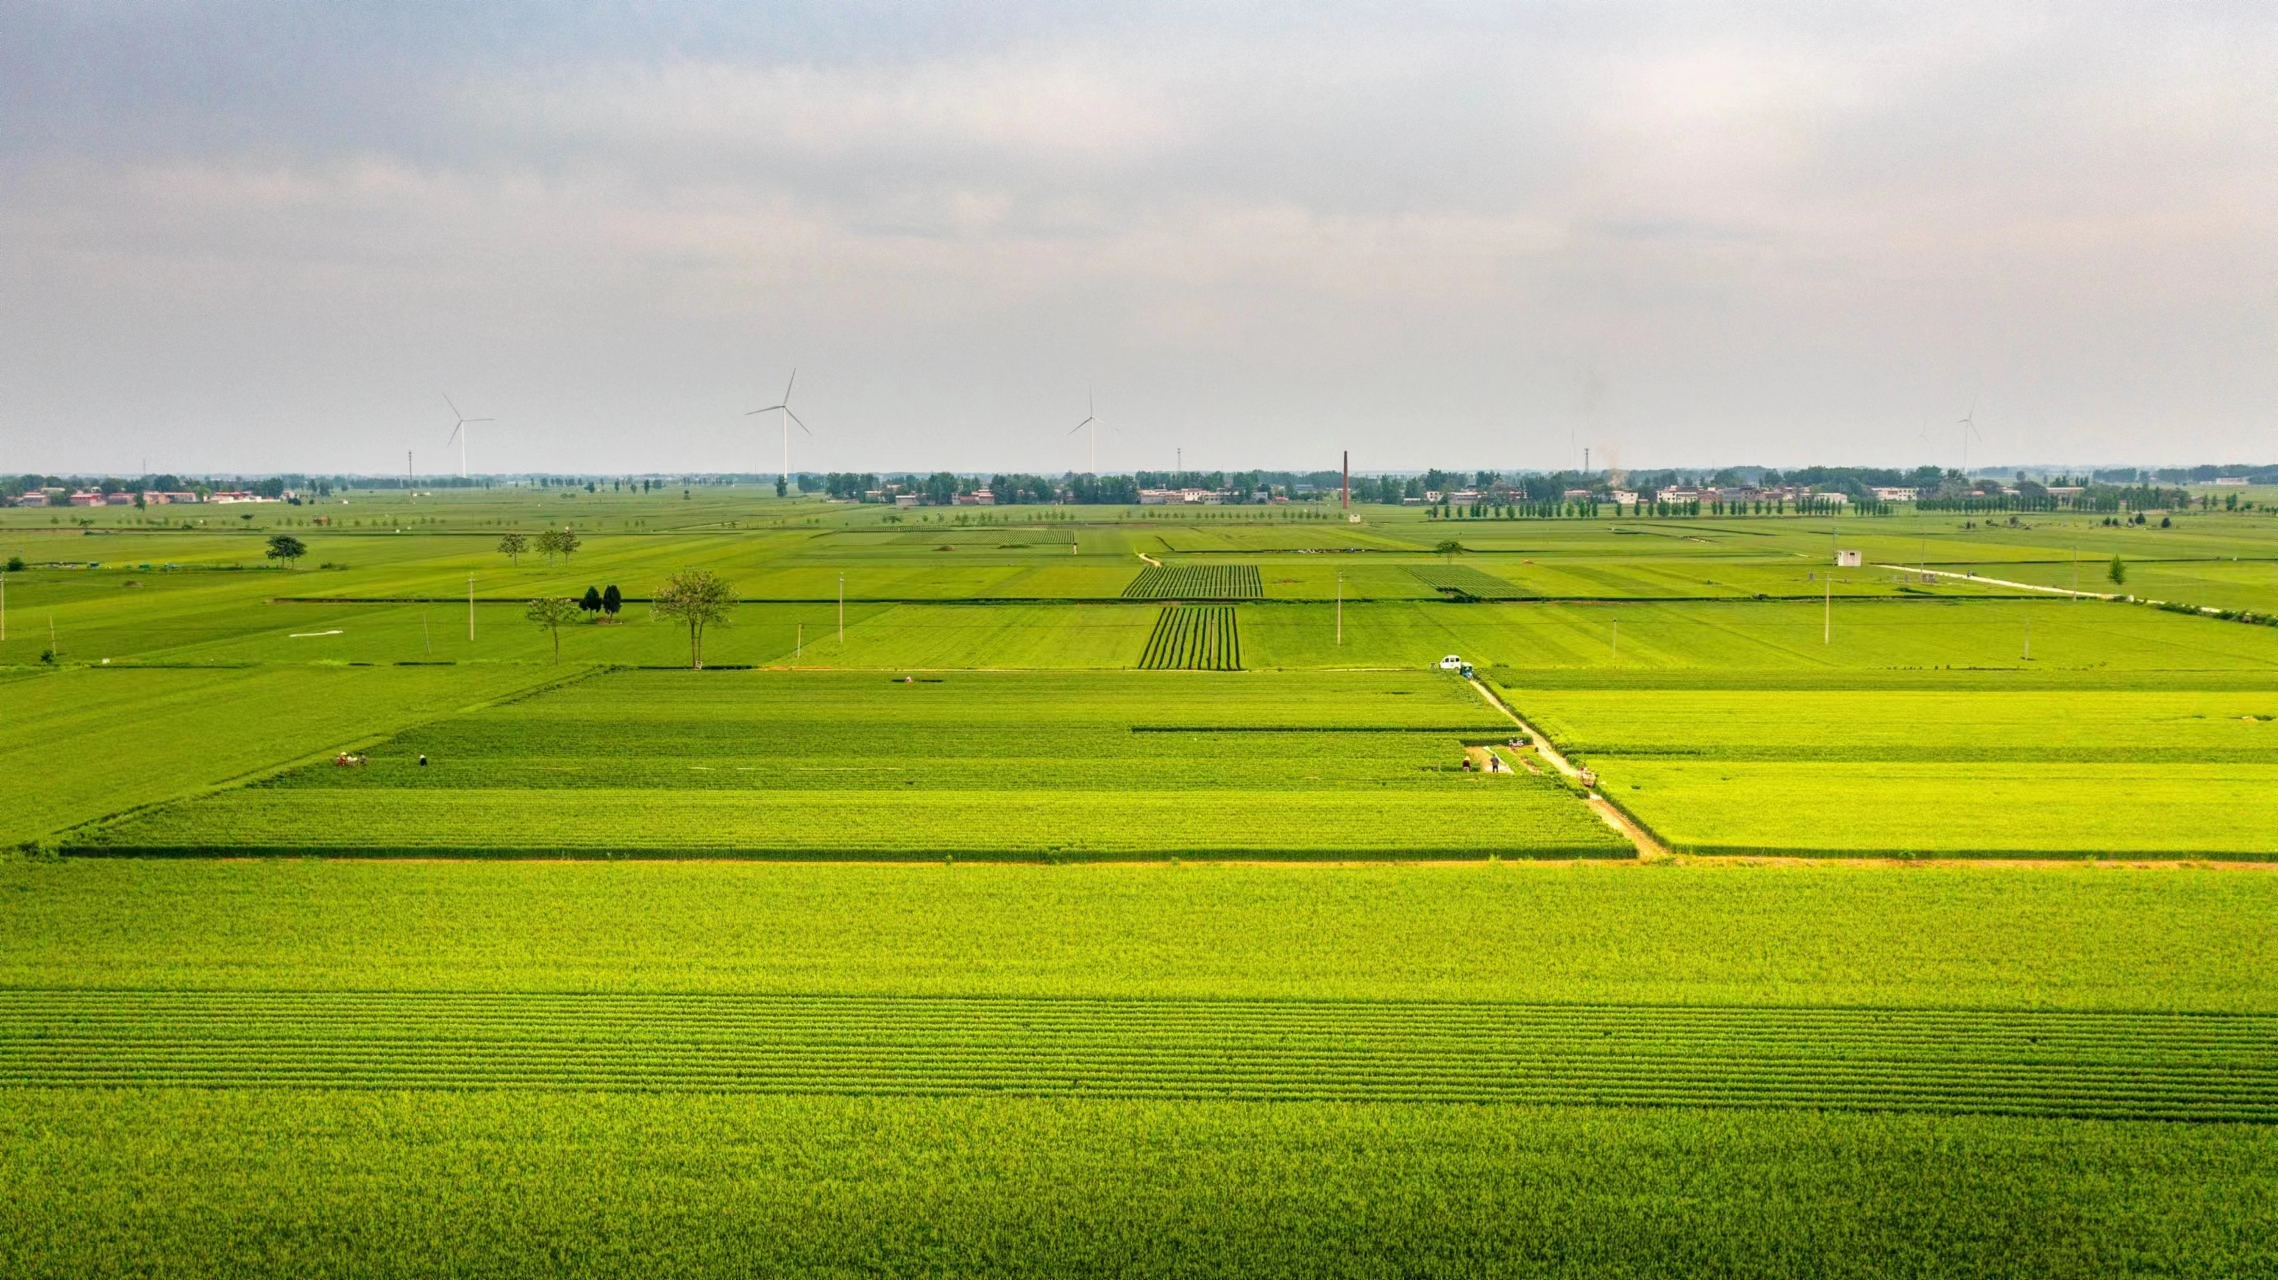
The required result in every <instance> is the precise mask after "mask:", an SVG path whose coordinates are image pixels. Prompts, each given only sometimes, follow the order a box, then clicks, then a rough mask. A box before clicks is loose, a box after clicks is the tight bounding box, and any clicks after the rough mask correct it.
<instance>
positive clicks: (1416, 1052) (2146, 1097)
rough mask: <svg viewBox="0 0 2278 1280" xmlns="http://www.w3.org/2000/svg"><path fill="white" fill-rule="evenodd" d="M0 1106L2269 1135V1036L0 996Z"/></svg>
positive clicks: (1500, 1008)
mask: <svg viewBox="0 0 2278 1280" xmlns="http://www.w3.org/2000/svg"><path fill="white" fill-rule="evenodd" d="M0 1086H6V1087H35V1088H115V1087H122V1086H172V1087H192V1088H333V1089H611V1090H635V1091H703V1092H748V1093H810V1094H937V1095H940V1094H950V1095H970V1094H988V1093H1003V1094H1017V1095H1033V1096H1043V1095H1091V1096H1104V1097H1160V1098H1195V1099H1212V1098H1232V1099H1344V1100H1355V1101H1367V1100H1385V1101H1454V1102H1518V1103H1585V1104H1635V1105H1680V1106H1742V1107H1818V1108H1831V1109H1846V1110H1872V1111H1908V1112H1931V1113H1949V1114H1951V1113H1990V1114H2009V1115H2030V1116H2068V1117H2103V1118H2122V1119H2141V1120H2178V1121H2250V1122H2256V1123H2269V1122H2272V1121H2278V1015H2267V1014H2181V1013H2131V1012H2088V1011H2069V1012H2068V1011H2051V1010H2013V1011H1994V1010H1960V1009H1838V1008H1749V1007H1724V1008H1712V1007H1698V1006H1644V1005H1542V1004H1507V1003H1488V1002H1476V1003H1457V1002H1426V1001H1381V1000H1379V1001H1307V1000H1231V999H1229V1000H1214V999H1104V998H1084V997H1054V998H1045V997H933V996H926V997H919V996H874V995H865V996H814V995H806V996H802V995H755V994H719V993H690V994H653V995H635V994H565V993H534V992H533V993H517V992H492V993H435V992H357V991H334V992H313V991H312V992H286V991H157V990H148V991H143V990H126V991H102V990H82V989H69V990H66V989H54V990H25V989H18V990H11V991H0Z"/></svg>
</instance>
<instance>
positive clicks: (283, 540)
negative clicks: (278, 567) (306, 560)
mask: <svg viewBox="0 0 2278 1280" xmlns="http://www.w3.org/2000/svg"><path fill="white" fill-rule="evenodd" d="M263 554H264V555H267V556H268V557H269V558H270V559H271V560H282V561H284V562H285V567H286V568H288V569H290V568H292V567H293V561H295V560H298V559H300V558H301V557H302V556H305V555H307V554H308V544H307V543H305V542H303V541H301V540H300V539H299V538H296V537H294V536H293V535H291V534H289V533H273V534H271V535H269V549H268V551H266V552H264V553H263Z"/></svg>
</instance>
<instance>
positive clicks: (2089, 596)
mask: <svg viewBox="0 0 2278 1280" xmlns="http://www.w3.org/2000/svg"><path fill="white" fill-rule="evenodd" d="M1875 567H1876V568H1877V569H1895V570H1897V571H1898V572H1900V573H1927V574H1929V575H1930V576H1931V577H1934V578H1960V579H1962V580H1963V581H1965V582H1982V583H1984V584H1986V585H1987V586H1991V587H2015V588H2016V589H2017V590H2019V591H2040V592H2045V593H2047V594H2049V595H2052V596H2079V597H2080V598H2081V599H2084V600H2111V599H2115V598H2116V597H2114V596H2113V595H2112V594H2111V593H2110V592H2106V591H2075V590H2073V589H2072V588H2070V587H2044V586H2041V585H2040V584H2039V583H2034V582H2011V581H2009V580H2008V579H2007V578H1988V577H1986V576H1985V575H1984V574H1981V573H1955V572H1954V571H1953V570H1951V569H1924V568H1922V567H1920V566H1918V565H1904V564H1878V565H1876V566H1875Z"/></svg>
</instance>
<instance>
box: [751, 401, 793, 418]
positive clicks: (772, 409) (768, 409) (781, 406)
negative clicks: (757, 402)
mask: <svg viewBox="0 0 2278 1280" xmlns="http://www.w3.org/2000/svg"><path fill="white" fill-rule="evenodd" d="M790 407H791V406H790V405H787V404H771V405H769V406H767V407H766V408H764V409H750V410H747V411H745V413H744V416H745V417H747V418H748V417H750V416H751V415H752V414H755V413H773V412H775V411H776V410H778V409H785V410H788V409H789V408H790Z"/></svg>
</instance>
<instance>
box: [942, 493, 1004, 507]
mask: <svg viewBox="0 0 2278 1280" xmlns="http://www.w3.org/2000/svg"><path fill="white" fill-rule="evenodd" d="M949 501H950V504H951V505H952V506H959V507H993V506H995V505H997V495H995V494H993V493H991V492H989V491H988V490H986V489H975V490H974V491H973V492H971V493H960V494H958V495H957V496H956V497H954V498H951V499H950V500H949Z"/></svg>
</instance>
